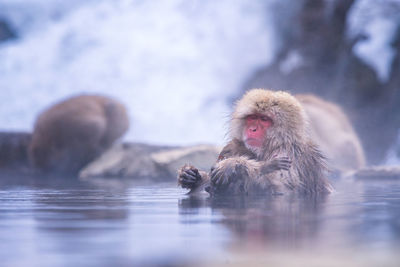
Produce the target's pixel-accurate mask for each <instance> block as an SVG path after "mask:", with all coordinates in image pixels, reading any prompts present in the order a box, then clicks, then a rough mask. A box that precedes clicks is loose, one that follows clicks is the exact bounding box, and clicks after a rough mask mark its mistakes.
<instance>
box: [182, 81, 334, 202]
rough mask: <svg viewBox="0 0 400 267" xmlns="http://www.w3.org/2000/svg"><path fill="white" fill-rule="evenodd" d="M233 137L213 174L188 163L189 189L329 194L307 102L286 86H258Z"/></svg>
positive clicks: (236, 118) (240, 108) (234, 122)
mask: <svg viewBox="0 0 400 267" xmlns="http://www.w3.org/2000/svg"><path fill="white" fill-rule="evenodd" d="M230 136H231V141H230V142H229V143H228V144H227V145H226V146H225V147H224V148H223V150H222V152H221V153H220V155H219V157H218V161H217V162H216V164H215V165H214V166H213V168H212V169H211V172H210V173H207V172H204V171H199V170H198V169H196V168H195V167H194V166H190V165H185V166H183V167H182V168H181V169H180V170H178V183H179V184H180V185H181V186H182V187H183V188H188V189H190V190H191V191H190V193H195V192H198V191H200V190H202V189H206V191H208V192H209V193H210V194H211V195H220V194H245V195H248V194H259V193H261V194H282V193H289V192H295V193H300V194H312V193H318V194H319V193H329V192H331V191H332V187H331V185H330V183H329V182H328V180H327V178H326V167H325V160H324V157H323V156H322V154H321V153H320V151H319V149H318V147H317V146H316V145H315V144H314V143H313V142H312V140H310V138H309V136H308V124H307V122H306V115H305V111H304V109H303V107H302V106H301V104H300V103H299V102H298V100H297V99H296V98H295V97H293V96H292V95H290V94H288V93H286V92H282V91H269V90H263V89H253V90H250V91H248V92H247V93H246V94H245V95H244V96H243V97H242V99H240V100H239V101H238V102H237V104H236V108H235V110H234V112H233V114H232V116H231V122H230Z"/></svg>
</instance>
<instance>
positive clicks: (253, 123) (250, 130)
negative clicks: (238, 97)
mask: <svg viewBox="0 0 400 267" xmlns="http://www.w3.org/2000/svg"><path fill="white" fill-rule="evenodd" d="M245 120H246V124H245V128H244V141H245V143H246V144H247V145H249V146H251V147H257V148H258V147H262V145H263V142H264V138H265V133H266V132H267V130H268V128H269V127H270V126H271V125H272V120H271V118H269V117H268V116H265V115H262V114H252V115H249V116H247V117H246V118H245Z"/></svg>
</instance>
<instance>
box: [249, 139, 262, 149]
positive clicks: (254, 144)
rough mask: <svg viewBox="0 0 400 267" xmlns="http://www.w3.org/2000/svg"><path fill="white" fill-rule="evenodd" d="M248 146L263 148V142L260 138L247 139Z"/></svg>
mask: <svg viewBox="0 0 400 267" xmlns="http://www.w3.org/2000/svg"><path fill="white" fill-rule="evenodd" d="M246 144H247V145H249V146H251V147H262V146H263V140H261V139H259V138H251V137H250V138H247V139H246Z"/></svg>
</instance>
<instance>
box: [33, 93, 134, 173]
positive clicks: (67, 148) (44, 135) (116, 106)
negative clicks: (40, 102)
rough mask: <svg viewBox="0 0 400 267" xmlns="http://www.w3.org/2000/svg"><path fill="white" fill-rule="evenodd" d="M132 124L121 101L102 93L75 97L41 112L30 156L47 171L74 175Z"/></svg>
mask: <svg viewBox="0 0 400 267" xmlns="http://www.w3.org/2000/svg"><path fill="white" fill-rule="evenodd" d="M128 127H129V120H128V116H127V113H126V110H125V107H124V106H123V105H122V104H121V103H119V102H118V101H116V100H114V99H111V98H109V97H105V96H100V95H80V96H75V97H72V98H69V99H67V100H65V101H62V102H60V103H58V104H56V105H54V106H52V107H50V108H49V109H47V110H45V111H44V112H43V113H41V114H40V115H39V117H38V118H37V120H36V123H35V126H34V131H33V136H32V141H31V144H30V146H29V158H30V161H31V163H32V165H33V166H34V167H36V168H38V169H41V170H43V171H49V172H58V173H70V174H71V173H72V174H74V173H77V172H78V171H79V170H80V169H81V168H82V167H84V165H86V164H87V163H89V162H90V161H91V160H93V159H94V158H95V157H97V156H98V155H99V154H100V153H101V152H103V151H104V150H105V149H107V148H108V147H110V146H111V144H112V143H113V142H114V141H115V140H116V139H118V138H119V137H121V136H122V135H123V134H124V133H125V132H126V131H127V129H128Z"/></svg>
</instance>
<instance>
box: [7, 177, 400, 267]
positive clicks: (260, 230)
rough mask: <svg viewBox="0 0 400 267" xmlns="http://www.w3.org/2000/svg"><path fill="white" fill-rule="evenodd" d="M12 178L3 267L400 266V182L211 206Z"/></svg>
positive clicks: (174, 191)
mask: <svg viewBox="0 0 400 267" xmlns="http://www.w3.org/2000/svg"><path fill="white" fill-rule="evenodd" d="M9 178H10V177H3V178H2V179H1V182H0V186H1V190H0V238H1V242H0V257H1V259H2V264H1V265H5V266H18V265H19V266H28V265H29V266H32V265H36V266H57V265H69V266H70V265H93V266H99V265H137V266H144V265H157V264H161V265H167V264H170V265H176V264H182V265H185V264H187V265H191V263H197V264H200V265H201V264H202V263H205V262H210V261H217V262H218V261H221V262H226V261H229V260H233V259H234V258H235V257H237V255H240V254H246V255H252V254H251V253H252V252H254V251H257V252H260V253H261V255H263V256H265V255H269V257H276V258H277V260H278V263H279V261H281V260H283V259H287V258H288V257H287V254H288V255H289V256H290V257H292V256H293V255H296V253H297V252H299V251H300V252H301V251H308V252H307V253H311V254H312V255H327V258H328V259H335V258H338V255H342V253H343V252H346V253H350V255H353V254H352V253H356V252H357V253H358V254H357V255H361V256H360V257H361V258H365V259H367V262H368V263H369V262H372V263H379V264H388V263H390V262H393V261H394V260H397V259H398V256H397V255H396V253H395V252H396V251H397V250H398V249H399V248H400V244H399V242H400V183H398V182H397V183H396V182H393V183H387V182H385V183H383V182H381V183H378V182H368V183H351V182H345V181H337V183H336V188H337V192H336V193H335V194H332V195H329V196H327V197H314V198H310V197H308V198H306V197H298V196H270V197H258V198H257V197H251V198H250V197H225V198H217V199H210V198H208V197H206V196H204V197H198V198H195V197H189V196H188V195H185V194H184V192H185V191H184V190H181V189H179V188H177V186H176V184H175V183H168V184H140V183H136V184H130V183H122V182H121V181H118V180H108V181H103V182H99V181H97V182H96V183H95V184H93V183H87V182H81V181H78V180H76V179H73V178H65V177H64V178H59V177H58V178H56V177H53V178H54V179H51V178H43V177H42V178H43V179H41V177H36V178H34V177H25V178H23V177H17V178H15V177H12V179H9ZM282 253H284V254H285V255H286V256H284V257H281V256H280V255H281V254H282ZM321 253H322V254H321ZM257 257H260V255H259V254H258V256H257ZM257 257H252V259H257ZM261 257H262V256H261ZM290 257H289V258H290ZM313 257H314V256H313ZM292 258H293V257H292ZM305 258H309V257H305ZM324 259H325V258H324ZM346 262H347V261H346ZM351 263H353V262H352V261H349V265H350V266H351ZM370 265H371V264H370ZM373 265H374V264H372V265H371V266H373ZM394 266H395V265H394Z"/></svg>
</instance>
